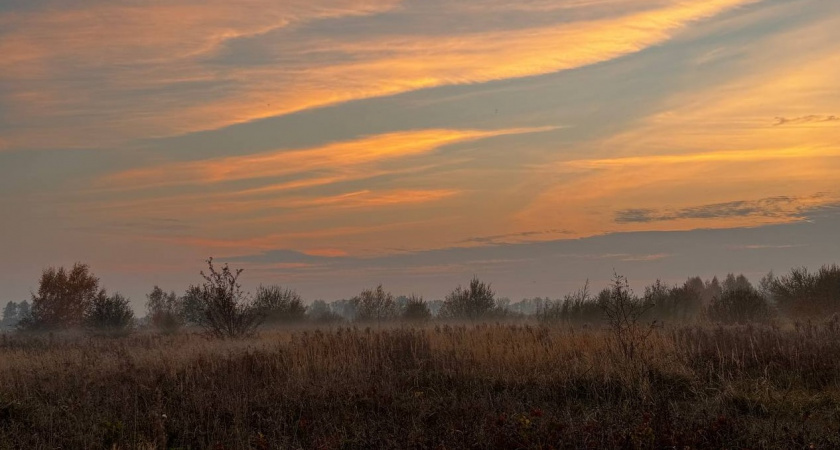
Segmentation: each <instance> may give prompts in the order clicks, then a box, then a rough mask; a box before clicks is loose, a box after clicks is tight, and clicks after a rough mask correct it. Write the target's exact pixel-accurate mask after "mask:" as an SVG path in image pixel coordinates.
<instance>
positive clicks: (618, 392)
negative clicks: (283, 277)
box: [0, 322, 840, 449]
mask: <svg viewBox="0 0 840 450" xmlns="http://www.w3.org/2000/svg"><path fill="white" fill-rule="evenodd" d="M610 336H611V335H610V334H609V333H605V332H604V330H601V329H591V328H590V329H580V328H573V327H551V328H549V327H542V326H536V325H527V324H525V325H500V324H496V325H488V324H478V325H431V326H428V327H421V328H388V327H382V328H380V327H376V328H346V327H337V328H330V329H300V330H297V331H272V332H266V333H263V334H262V335H261V336H260V337H259V338H258V339H251V340H209V339H207V338H206V337H205V336H204V335H198V334H181V335H160V334H142V333H141V334H136V335H134V336H131V337H126V338H121V339H116V340H115V339H104V338H98V337H90V336H83V335H78V336H40V337H38V336H35V337H33V336H22V335H7V336H4V337H3V338H2V341H0V448H55V447H62V448H138V447H139V448H229V449H239V448H615V447H621V448H685V447H686V446H687V447H689V448H746V447H749V448H806V447H808V446H810V445H814V446H815V447H817V448H837V446H838V445H840V434H838V427H839V426H840V414H839V413H838V411H840V389H838V382H839V381H840V329H838V326H837V323H835V322H826V323H825V324H820V325H816V324H806V325H800V326H799V327H798V328H793V327H790V328H789V329H788V328H779V327H771V326H751V325H747V326H713V325H707V326H679V327H675V328H656V329H655V330H654V331H653V332H652V333H651V334H650V335H649V336H648V337H647V338H646V341H645V345H643V346H640V347H638V348H637V352H636V353H635V354H634V355H629V354H626V353H624V352H622V351H616V348H614V346H615V345H617V343H616V341H615V339H612V338H611V337H610ZM628 358H629V359H628ZM628 363H629V364H628Z"/></svg>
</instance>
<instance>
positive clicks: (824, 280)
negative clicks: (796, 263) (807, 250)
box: [767, 264, 840, 317]
mask: <svg viewBox="0 0 840 450" xmlns="http://www.w3.org/2000/svg"><path fill="white" fill-rule="evenodd" d="M767 284H768V285H769V286H768V287H767V290H768V291H769V292H770V294H771V296H772V298H773V299H774V300H775V302H776V306H777V307H778V308H779V310H780V311H781V312H783V313H785V314H787V315H789V316H792V317H809V316H824V315H830V314H832V313H837V312H840V266H837V265H835V264H832V265H830V266H823V267H821V268H820V270H819V271H817V272H816V273H809V272H808V269H806V268H804V267H803V268H799V269H793V270H791V272H790V274H789V275H786V276H783V277H779V278H778V279H772V280H770V281H768V282H767Z"/></svg>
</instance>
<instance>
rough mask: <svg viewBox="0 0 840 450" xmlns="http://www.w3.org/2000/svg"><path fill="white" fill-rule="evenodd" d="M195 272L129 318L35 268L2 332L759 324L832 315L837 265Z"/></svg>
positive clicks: (61, 276) (837, 306)
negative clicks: (633, 276) (319, 277)
mask: <svg viewBox="0 0 840 450" xmlns="http://www.w3.org/2000/svg"><path fill="white" fill-rule="evenodd" d="M207 264H208V267H207V269H206V270H205V271H202V272H201V277H202V278H203V282H202V283H199V284H195V285H192V286H190V287H189V288H188V289H187V290H186V292H184V293H182V294H178V293H176V292H174V291H168V292H167V291H166V290H164V289H162V288H161V287H158V286H154V288H153V289H152V290H151V291H150V292H149V294H147V295H146V304H145V306H146V308H145V309H146V311H145V312H146V314H145V316H144V317H142V318H137V317H135V314H134V312H133V310H132V308H131V307H130V302H129V299H127V298H125V297H124V296H122V295H120V294H119V293H113V294H109V293H108V292H107V291H106V290H105V289H104V288H102V287H101V286H100V281H99V279H98V278H97V277H96V276H95V275H94V274H93V273H92V272H91V270H90V267H89V266H88V265H86V264H82V263H77V264H75V265H74V266H73V267H71V268H64V267H60V268H49V269H46V270H44V271H43V273H42V274H41V278H40V280H39V283H38V286H39V287H38V291H37V292H36V293H33V294H32V297H31V299H29V300H24V301H21V302H14V301H10V302H8V303H7V304H6V305H5V307H4V308H3V312H2V322H0V324H1V325H2V327H3V328H4V329H6V330H17V331H21V332H38V331H56V330H67V329H84V330H87V331H89V332H92V333H105V334H127V333H130V332H132V331H134V330H137V329H156V330H159V331H161V332H164V333H174V332H177V331H178V330H180V329H181V328H183V327H188V328H198V329H202V330H204V331H206V332H207V333H208V334H210V335H212V336H215V337H219V338H224V337H239V336H247V335H251V334H253V333H254V332H255V331H257V330H258V328H259V327H260V326H276V325H281V324H300V323H312V324H327V325H328V324H339V323H384V322H409V323H422V322H427V321H432V320H439V321H446V320H451V321H503V320H536V321H539V322H542V323H546V324H558V323H568V324H579V325H590V326H594V325H599V324H603V323H604V321H605V320H608V318H609V313H610V311H609V308H610V307H611V305H615V304H616V302H620V303H621V304H622V305H623V307H627V308H629V309H630V310H631V311H632V312H633V314H637V315H638V318H639V320H644V321H646V322H650V323H658V324H660V325H661V324H663V323H668V322H680V323H686V322H696V321H705V322H718V323H727V324H735V323H740V324H743V323H749V322H758V323H768V322H771V321H773V320H781V319H788V320H793V321H797V320H806V319H808V318H811V317H826V316H831V315H833V314H837V313H838V312H840V266H838V265H836V264H832V265H825V266H823V267H822V268H820V269H819V270H817V271H815V272H809V271H808V270H807V269H805V268H795V269H792V270H791V271H790V272H789V273H787V274H785V275H783V276H776V275H774V274H773V273H772V272H771V273H769V274H767V275H766V276H764V277H763V278H761V279H760V280H759V281H758V282H757V283H755V284H754V283H752V282H751V281H750V280H748V279H747V278H746V277H745V276H744V275H735V274H728V275H726V276H725V277H724V278H722V279H718V278H717V277H714V278H712V279H710V280H703V279H701V278H700V277H692V278H688V279H687V280H686V281H685V282H684V283H682V284H681V285H668V284H665V283H662V282H661V281H656V282H655V283H653V284H651V285H649V286H646V287H645V288H644V290H643V291H641V292H640V293H636V292H634V291H633V290H632V289H631V288H630V284H629V282H628V280H627V279H626V278H624V277H622V276H621V275H615V277H614V279H613V283H612V285H611V286H610V287H608V288H605V289H603V290H601V291H600V292H597V293H596V292H592V291H590V287H589V282H588V281H587V282H585V283H583V286H582V287H581V289H580V290H578V291H576V292H573V293H569V294H567V295H565V296H564V297H562V298H559V299H551V298H539V297H537V298H530V299H523V300H521V301H518V302H511V301H510V300H509V299H507V298H499V297H497V296H496V294H495V292H494V291H493V289H492V286H491V284H489V283H487V282H485V281H483V280H480V279H478V278H473V279H472V280H470V281H469V283H467V284H466V285H464V286H458V287H456V288H455V289H454V290H452V291H451V292H450V293H449V294H448V295H446V297H445V298H444V299H442V300H432V301H427V300H425V299H423V298H422V297H419V296H415V295H411V296H405V295H400V296H395V295H393V294H392V293H390V292H388V291H386V290H385V289H384V288H383V286H381V285H380V286H377V287H374V288H371V289H366V290H364V291H362V292H361V293H359V294H358V295H356V296H354V297H352V298H349V299H343V300H337V301H334V302H330V303H328V302H325V301H323V300H315V301H314V302H312V303H311V304H309V305H307V304H306V303H305V302H304V300H303V299H302V298H301V296H300V295H298V293H297V292H296V291H294V290H293V289H290V288H287V287H283V286H279V285H261V286H259V287H258V288H257V290H256V292H255V293H253V294H250V293H246V292H245V291H243V289H242V287H241V285H240V283H239V281H238V278H239V275H240V274H241V273H242V270H241V269H240V270H234V269H231V268H229V267H228V266H227V265H225V266H223V267H217V266H216V265H214V263H213V259H212V258H210V259H209V260H208V261H207Z"/></svg>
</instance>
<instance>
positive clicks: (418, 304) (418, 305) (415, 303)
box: [402, 295, 432, 322]
mask: <svg viewBox="0 0 840 450" xmlns="http://www.w3.org/2000/svg"><path fill="white" fill-rule="evenodd" d="M402 318H403V320H406V321H409V322H426V321H428V320H430V319H431V318H432V312H431V311H430V310H429V305H428V304H427V303H426V301H425V300H423V297H418V296H415V295H412V296H410V297H408V300H407V301H406V303H405V309H404V310H403V313H402Z"/></svg>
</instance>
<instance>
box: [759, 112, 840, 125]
mask: <svg viewBox="0 0 840 450" xmlns="http://www.w3.org/2000/svg"><path fill="white" fill-rule="evenodd" d="M827 122H840V117H838V116H834V115H831V116H823V115H819V114H809V115H807V116H800V117H776V123H774V124H773V125H775V126H780V125H796V124H804V123H827Z"/></svg>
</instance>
